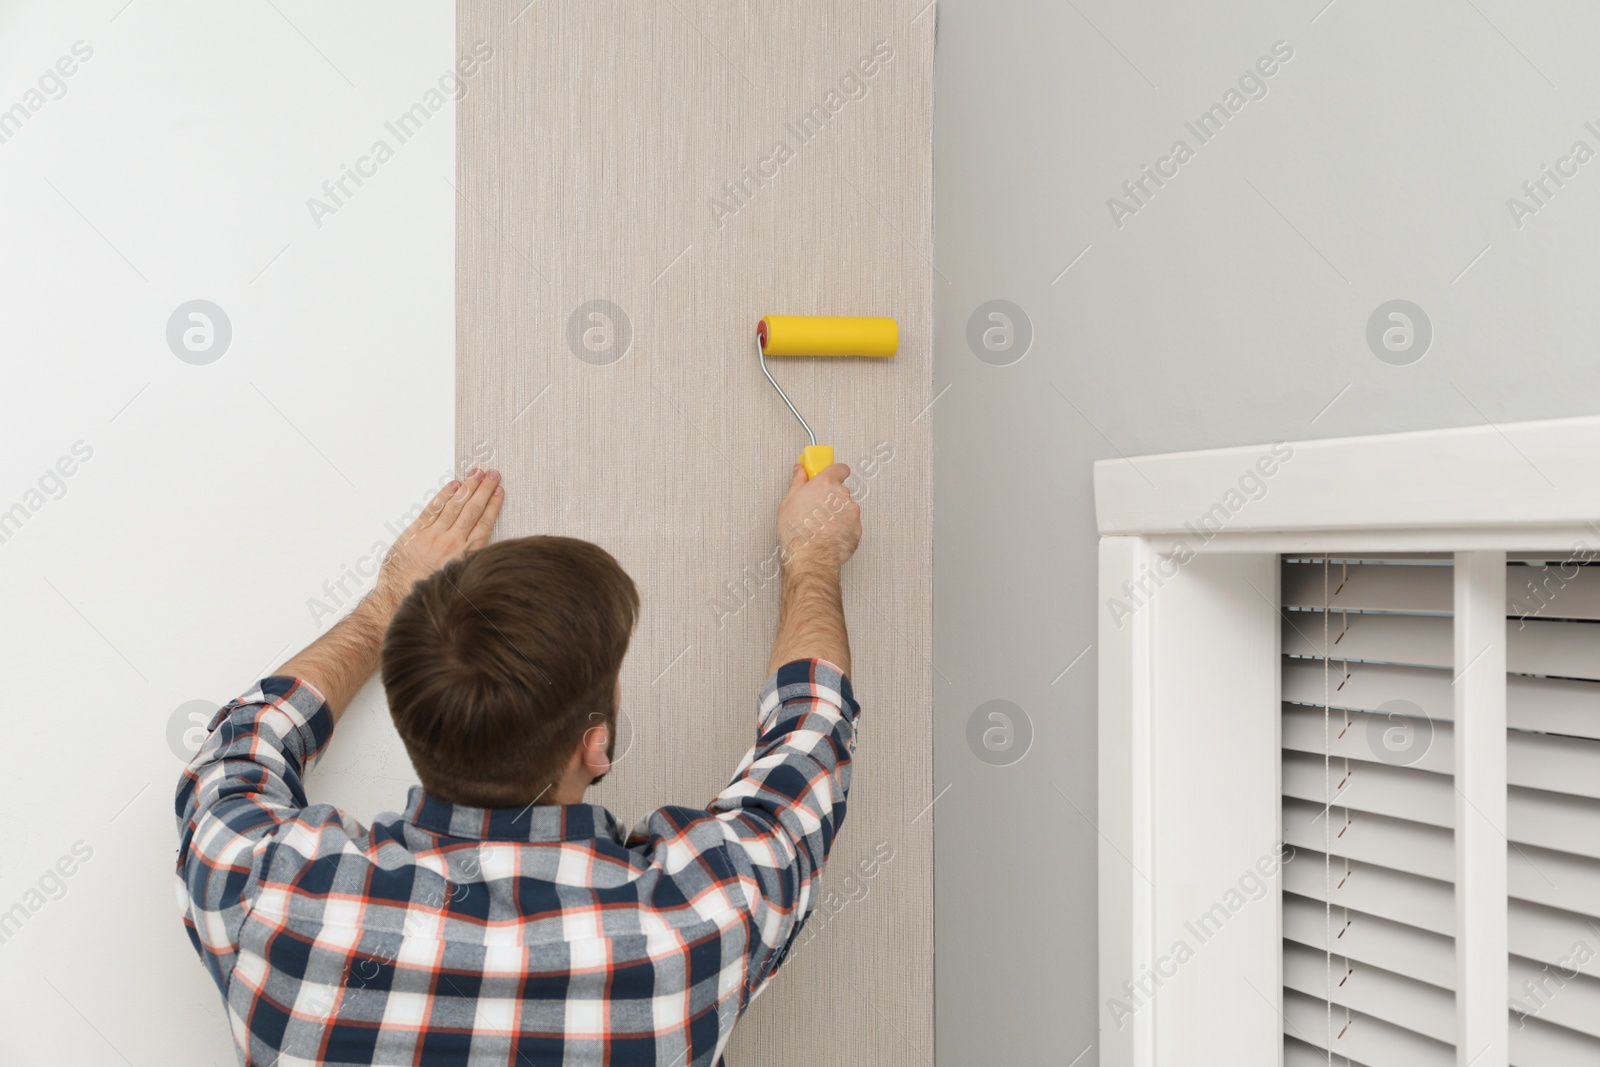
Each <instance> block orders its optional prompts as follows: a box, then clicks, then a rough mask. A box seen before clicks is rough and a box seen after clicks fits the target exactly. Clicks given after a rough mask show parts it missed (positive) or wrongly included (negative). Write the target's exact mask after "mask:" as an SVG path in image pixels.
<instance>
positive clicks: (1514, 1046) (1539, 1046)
mask: <svg viewBox="0 0 1600 1067" xmlns="http://www.w3.org/2000/svg"><path fill="white" fill-rule="evenodd" d="M1597 1063H1600V1040H1597V1039H1595V1038H1592V1037H1586V1036H1584V1035H1583V1034H1580V1033H1577V1032H1576V1031H1573V1030H1568V1029H1567V1028H1566V1027H1564V1026H1555V1025H1553V1024H1551V1023H1547V1022H1545V1021H1543V1020H1542V1019H1538V1018H1531V1019H1522V1018H1519V1017H1518V1016H1517V1015H1516V1014H1515V1013H1513V1014H1512V1016H1511V1067H1595V1064H1597Z"/></svg>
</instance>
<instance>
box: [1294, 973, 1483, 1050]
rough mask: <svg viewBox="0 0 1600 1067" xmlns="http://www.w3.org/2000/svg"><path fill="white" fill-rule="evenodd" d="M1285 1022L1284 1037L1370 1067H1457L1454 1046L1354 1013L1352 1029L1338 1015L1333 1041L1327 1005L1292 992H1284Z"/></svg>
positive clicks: (1336, 1013)
mask: <svg viewBox="0 0 1600 1067" xmlns="http://www.w3.org/2000/svg"><path fill="white" fill-rule="evenodd" d="M1283 1019H1284V1033H1286V1034H1289V1035H1292V1036H1294V1037H1297V1038H1299V1039H1300V1040H1302V1041H1304V1042H1306V1043H1307V1044H1309V1045H1314V1046H1316V1047H1317V1048H1321V1049H1325V1050H1327V1051H1330V1052H1332V1053H1333V1054H1334V1055H1336V1056H1349V1057H1351V1058H1352V1059H1356V1060H1360V1061H1361V1062H1362V1063H1364V1064H1368V1065H1369V1067H1455V1063H1456V1053H1455V1046H1454V1045H1450V1044H1445V1043H1444V1042H1441V1041H1435V1040H1434V1039H1433V1038H1430V1037H1423V1036H1422V1035H1421V1034H1418V1033H1415V1032H1414V1031H1411V1030H1407V1029H1405V1028H1404V1027H1400V1026H1395V1025H1394V1024H1392V1023H1386V1022H1384V1021H1383V1020H1382V1019H1374V1018H1371V1017H1370V1016H1366V1015H1362V1014H1360V1013H1359V1012H1352V1013H1351V1018H1350V1022H1349V1024H1348V1025H1345V1023H1344V1011H1343V1010H1342V1009H1341V1010H1339V1011H1337V1012H1335V1014H1334V1019H1335V1021H1336V1029H1335V1031H1334V1035H1333V1039H1332V1040H1331V1041H1330V1040H1329V1035H1328V1007H1327V1002H1326V1001H1324V1000H1321V999H1320V998H1317V997H1309V996H1306V995H1305V994H1304V993H1297V992H1295V991H1294V990H1292V989H1285V990H1284V991H1283ZM1340 1028H1342V1032H1341V1029H1340ZM1330 1046H1332V1047H1331V1048H1330Z"/></svg>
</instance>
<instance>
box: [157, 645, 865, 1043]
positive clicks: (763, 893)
mask: <svg viewBox="0 0 1600 1067" xmlns="http://www.w3.org/2000/svg"><path fill="white" fill-rule="evenodd" d="M857 710H858V708H857V705H856V703H855V701H854V699H853V697H852V695H851V692H850V686H849V682H848V680H847V679H846V678H845V677H844V675H843V674H842V673H841V672H840V671H839V670H838V669H837V668H836V667H835V666H834V665H832V664H830V663H828V662H826V661H821V660H798V661H794V662H792V663H789V664H786V665H784V666H782V667H780V668H779V669H778V670H777V671H776V672H774V674H773V675H772V676H771V677H770V678H769V679H768V681H767V684H766V686H765V688H764V689H763V691H762V694H761V700H760V707H759V741H758V743H757V745H756V746H755V747H754V748H753V749H751V751H750V753H749V754H748V755H747V756H746V758H745V759H744V761H742V763H741V764H740V767H739V771H738V774H737V775H736V777H735V778H734V780H733V782H732V783H731V784H730V785H729V787H728V788H727V789H725V790H724V791H723V792H722V793H721V794H720V795H719V796H718V797H717V799H716V800H715V801H714V802H713V803H712V804H711V805H709V806H708V807H707V808H705V809H694V808H685V807H667V808H661V809H658V810H657V811H655V812H653V813H651V815H650V816H648V817H647V818H646V819H645V820H644V821H643V822H642V823H641V824H640V826H639V827H638V829H637V830H635V831H634V833H633V834H632V835H631V836H627V837H626V838H625V836H624V834H623V832H622V831H621V829H620V828H619V827H618V825H617V823H616V822H615V820H614V819H613V818H612V816H611V815H610V813H609V812H607V811H606V810H605V809H604V808H601V807H598V806H596V805H591V804H564V805H529V806H527V807H524V808H522V809H520V810H513V809H509V808H498V809H484V808H473V807H465V806H459V805H452V804H449V803H446V802H445V801H442V800H439V799H436V798H433V797H431V796H429V795H427V794H425V793H424V791H423V790H422V789H421V788H420V787H413V789H412V790H411V794H410V797H409V803H408V804H407V806H406V810H405V811H404V813H402V814H401V815H399V816H398V817H386V818H382V819H381V820H380V821H378V822H377V823H375V824H374V825H373V827H372V828H371V829H370V830H369V829H367V828H365V827H362V826H361V825H360V824H359V823H356V822H355V821H353V820H351V819H349V818H347V817H345V816H344V815H342V814H341V813H340V812H338V811H337V810H336V809H334V808H331V807H328V806H326V805H317V806H307V805H306V803H305V793H304V789H303V784H302V775H303V774H304V773H305V772H306V771H307V770H309V769H310V767H311V766H312V765H313V764H314V763H315V761H316V759H317V757H318V756H319V755H320V753H321V751H322V750H323V748H324V746H325V745H326V744H327V741H328V739H329V738H330V737H331V735H332V731H333V718H332V716H331V715H330V714H329V711H328V709H327V707H326V705H325V703H324V702H323V700H322V697H321V695H320V694H319V693H317V692H316V690H314V689H313V688H312V687H311V686H310V685H309V684H307V683H306V682H304V681H302V680H299V679H295V678H290V677H284V676H279V677H274V678H269V679H266V680H265V681H264V682H263V683H262V686H261V687H260V688H259V689H257V690H255V691H252V692H251V693H250V694H246V696H245V697H243V698H241V699H240V700H238V701H235V702H234V703H232V704H230V705H228V706H227V707H226V708H224V709H222V711H221V712H219V714H218V718H217V720H216V721H215V722H214V723H213V728H212V732H211V736H210V738H209V739H208V741H207V743H206V745H205V746H204V748H202V750H201V752H200V754H199V755H198V756H197V757H196V759H195V761H194V763H193V764H192V765H191V767H190V769H189V771H188V772H186V774H185V776H184V779H183V780H182V782H180V786H179V791H178V798H177V799H178V816H179V829H180V835H181V838H182V844H181V848H180V850H179V862H178V873H179V876H180V879H181V880H182V881H183V883H184V887H183V888H184V899H185V902H186V903H185V916H184V918H185V923H186V925H187V926H188V928H189V932H190V937H191V939H192V940H193V942H194V944H195V947H196V949H197V950H198V951H199V952H200V954H201V956H202V958H203V959H204V960H205V961H206V964H207V966H208V968H209V969H210V970H211V973H212V976H213V978H214V979H215V980H216V981H217V983H218V986H219V987H220V988H221V989H222V990H223V993H224V996H225V998H226V1000H227V1003H228V1006H229V1014H230V1023H231V1025H232V1027H233V1031H234V1036H235V1041H236V1044H237V1045H238V1046H239V1048H240V1053H241V1062H244V1063H247V1064H261V1065H263V1067H265V1065H269V1064H277V1065H281V1067H290V1065H292V1064H300V1063H307V1064H346V1063H348V1064H379V1063H407V1064H409V1063H417V1062H423V1063H429V1064H432V1063H440V1064H447V1063H469V1062H470V1063H508V1064H511V1063H522V1064H530V1065H531V1064H550V1063H562V1064H586V1063H608V1064H628V1063H641V1064H681V1065H685V1067H693V1065H701V1064H711V1063H714V1062H715V1061H716V1059H717V1058H718V1057H719V1056H720V1053H721V1051H722V1049H723V1048H724V1047H725V1046H726V1043H727V1039H728V1036H729V1034H730V1032H731V1029H732V1026H733V1024H734V1022H735V1021H736V1019H737V1018H738V1016H739V1014H740V1013H741V1012H742V1011H743V1010H744V1008H745V1007H746V1006H747V1005H748V1003H749V1001H750V998H751V997H752V996H754V995H755V994H756V993H758V992H759V991H760V989H761V988H762V986H763V985H764V984H765V982H766V981H767V980H768V979H769V978H770V977H771V975H772V974H773V972H774V971H775V970H776V969H777V967H778V965H779V964H781V962H782V960H783V958H784V955H785V953H786V950H787V948H788V946H789V945H791V944H792V943H793V940H794V937H795V935H796V933H797V932H798V931H799V928H800V924H801V922H803V921H804V917H805V915H806V914H807V912H808V911H809V909H810V905H811V902H812V899H813V892H812V886H813V882H814V880H815V878H816V876H817V874H818V873H819V872H820V870H821V868H822V866H823V864H824V863H825V862H826V858H827V853H828V851H829V849H830V848H831V845H832V842H833V839H834V836H835V834H836V833H837V830H838V827H839V823H840V822H841V820H842V819H843V817H844V811H845V794H846V792H847V790H848V786H849V776H850V775H849V765H850V755H851V752H852V751H853V747H854V720H855V716H856V713H857Z"/></svg>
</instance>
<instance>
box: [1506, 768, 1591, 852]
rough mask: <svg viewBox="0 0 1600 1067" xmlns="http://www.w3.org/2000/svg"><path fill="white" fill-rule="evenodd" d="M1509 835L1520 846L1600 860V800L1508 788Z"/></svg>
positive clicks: (1507, 822)
mask: <svg viewBox="0 0 1600 1067" xmlns="http://www.w3.org/2000/svg"><path fill="white" fill-rule="evenodd" d="M1506 836H1507V837H1509V838H1510V839H1511V840H1513V841H1515V842H1516V843H1517V844H1519V845H1539V846H1540V847H1542V848H1549V849H1556V850H1558V851H1561V852H1571V853H1573V854H1574V855H1577V856H1587V857H1588V858H1589V859H1592V860H1600V800H1591V799H1589V798H1588V797H1575V796H1570V795H1568V794H1566V793H1550V792H1546V791H1545V790H1543V789H1526V788H1524V787H1522V786H1512V787H1511V788H1510V789H1508V790H1507V791H1506Z"/></svg>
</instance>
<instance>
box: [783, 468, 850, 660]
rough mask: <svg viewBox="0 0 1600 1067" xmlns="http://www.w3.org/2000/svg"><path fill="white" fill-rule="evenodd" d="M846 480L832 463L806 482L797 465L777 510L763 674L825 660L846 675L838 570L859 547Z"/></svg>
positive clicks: (846, 649)
mask: <svg viewBox="0 0 1600 1067" xmlns="http://www.w3.org/2000/svg"><path fill="white" fill-rule="evenodd" d="M848 477H850V468H849V467H846V466H845V465H844V464H843V463H835V464H834V465H833V466H831V467H827V468H824V469H823V470H820V471H818V472H817V476H816V477H815V478H812V479H811V480H810V481H807V480H806V472H805V468H803V467H801V466H800V465H799V464H798V463H797V464H795V468H794V476H793V477H792V478H791V479H790V481H789V492H788V493H787V494H786V495H785V496H784V498H783V503H781V504H779V505H778V537H779V538H780V539H781V543H782V545H783V582H782V596H781V599H780V602H779V604H778V636H777V638H776V639H775V640H774V641H773V643H772V659H771V661H770V662H769V663H768V664H767V673H768V674H771V673H772V672H773V671H775V670H777V669H778V668H779V667H781V666H783V664H785V663H788V662H790V661H792V660H797V659H823V660H827V661H828V662H830V663H832V664H833V665H835V666H836V667H838V668H839V669H840V670H841V671H843V672H844V673H845V674H849V673H850V637H849V634H848V633H847V632H846V629H845V621H844V597H843V593H842V592H841V590H840V588H839V569H840V568H841V567H843V566H844V564H845V561H846V560H848V559H849V558H850V557H851V556H852V555H854V554H855V550H856V545H858V544H859V543H860V542H861V505H859V504H857V503H856V502H855V501H854V500H851V499H850V490H848V489H846V488H845V486H844V480H845V479H846V478H848Z"/></svg>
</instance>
